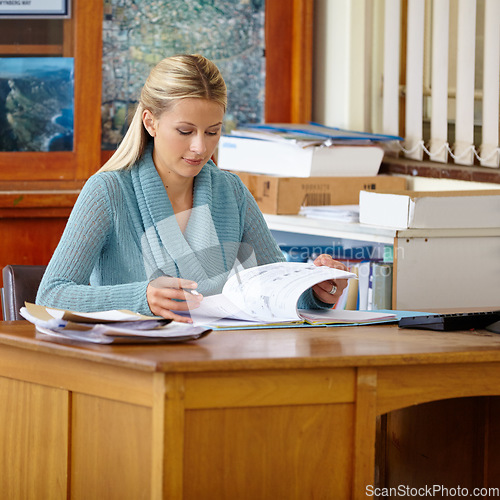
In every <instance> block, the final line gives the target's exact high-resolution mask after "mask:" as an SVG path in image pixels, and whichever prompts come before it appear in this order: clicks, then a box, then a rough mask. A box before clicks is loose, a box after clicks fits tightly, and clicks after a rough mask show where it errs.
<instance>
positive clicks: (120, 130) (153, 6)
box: [102, 0, 265, 149]
mask: <svg viewBox="0 0 500 500" xmlns="http://www.w3.org/2000/svg"><path fill="white" fill-rule="evenodd" d="M264 10H265V9H264V0H168V1H165V0H104V20H103V90H102V148H103V149H114V148H116V146H117V144H118V143H119V142H120V140H121V139H122V137H123V135H124V133H125V131H126V129H127V127H128V123H129V120H130V119H131V117H132V114H133V111H134V110H135V106H136V104H137V100H138V98H139V94H140V91H141V88H142V86H143V84H144V81H145V79H146V78H147V75H148V74H149V71H150V70H151V68H152V67H153V66H154V65H155V64H156V63H157V62H159V61H160V60H161V59H163V58H165V57H168V56H171V55H175V54H188V53H189V54H194V53H197V54H201V55H203V56H205V57H207V58H208V59H211V60H212V61H213V62H215V64H217V66H218V67H219V69H220V71H221V73H222V75H223V77H224V80H225V81H226V85H227V89H228V110H227V113H226V118H225V120H226V121H225V124H224V125H225V129H226V130H229V129H232V128H234V127H235V126H236V125H237V124H241V123H246V122H251V123H258V122H262V121H263V119H264V88H265V58H264V49H265V36H264Z"/></svg>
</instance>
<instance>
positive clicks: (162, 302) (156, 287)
mask: <svg viewBox="0 0 500 500" xmlns="http://www.w3.org/2000/svg"><path fill="white" fill-rule="evenodd" d="M197 286H198V284H197V283H195V282H194V281H191V280H185V279H181V278H172V277H170V276H160V277H159V278H156V279H154V280H153V281H151V282H150V283H149V285H148V287H147V289H146V297H147V300H148V304H149V308H150V309H151V312H152V313H153V314H154V315H156V316H162V317H163V318H167V319H173V320H174V321H179V322H181V323H192V320H191V318H190V317H189V316H181V315H179V314H176V313H175V312H174V311H189V310H190V309H195V308H196V307H198V306H199V305H200V302H201V300H202V299H203V296H202V295H201V294H199V293H197V292H196V295H194V294H193V293H190V290H193V291H194V290H195V289H196V287H197Z"/></svg>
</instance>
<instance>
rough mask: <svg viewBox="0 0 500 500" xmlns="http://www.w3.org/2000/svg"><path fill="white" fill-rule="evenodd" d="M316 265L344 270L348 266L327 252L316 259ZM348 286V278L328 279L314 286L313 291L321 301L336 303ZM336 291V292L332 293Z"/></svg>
mask: <svg viewBox="0 0 500 500" xmlns="http://www.w3.org/2000/svg"><path fill="white" fill-rule="evenodd" d="M314 265H315V266H328V267H334V268H336V269H342V270H343V271H347V267H346V266H345V265H344V264H342V262H339V261H338V260H334V259H333V257H331V256H330V255H327V254H321V255H320V256H319V257H317V258H316V259H315V260H314ZM346 286H347V280H346V279H343V280H340V279H339V280H335V281H333V280H327V281H322V282H321V283H318V284H317V285H314V286H313V292H314V295H316V297H317V298H318V299H319V300H321V302H325V303H326V304H335V303H336V302H337V301H338V300H339V299H340V296H341V295H342V292H343V291H344V290H345V288H346ZM331 292H334V293H331Z"/></svg>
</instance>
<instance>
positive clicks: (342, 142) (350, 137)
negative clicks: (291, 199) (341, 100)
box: [218, 123, 401, 177]
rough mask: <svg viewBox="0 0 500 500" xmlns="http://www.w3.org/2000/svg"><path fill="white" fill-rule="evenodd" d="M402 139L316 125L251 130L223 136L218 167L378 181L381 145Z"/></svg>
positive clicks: (233, 132)
mask: <svg viewBox="0 0 500 500" xmlns="http://www.w3.org/2000/svg"><path fill="white" fill-rule="evenodd" d="M400 139H401V138H400V137H396V136H387V135H380V134H367V133H362V132H356V131H350V130H341V129H336V128H329V127H324V126H321V125H315V124H279V123H278V124H263V125H247V126H244V127H240V128H238V129H236V130H233V131H232V132H231V134H229V135H224V136H222V137H221V140H220V142H219V151H218V166H219V167H220V168H221V169H224V170H232V171H237V172H250V173H257V174H268V175H286V176H288V177H319V176H325V177H363V176H374V175H377V173H378V171H379V168H380V164H381V162H382V158H383V156H384V150H383V148H382V147H381V144H383V143H384V142H388V141H393V140H400Z"/></svg>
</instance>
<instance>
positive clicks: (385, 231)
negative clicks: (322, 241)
mask: <svg viewBox="0 0 500 500" xmlns="http://www.w3.org/2000/svg"><path fill="white" fill-rule="evenodd" d="M264 218H265V220H266V222H267V225H268V226H269V229H271V230H274V231H286V232H289V233H299V234H311V235H315V236H327V237H330V238H343V239H349V240H359V241H368V242H371V243H386V244H389V245H393V244H394V238H395V237H396V236H397V233H398V230H397V229H390V228H382V227H374V226H364V225H362V224H359V223H356V222H335V221H328V220H324V219H312V218H309V217H302V216H300V215H270V214H264Z"/></svg>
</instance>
